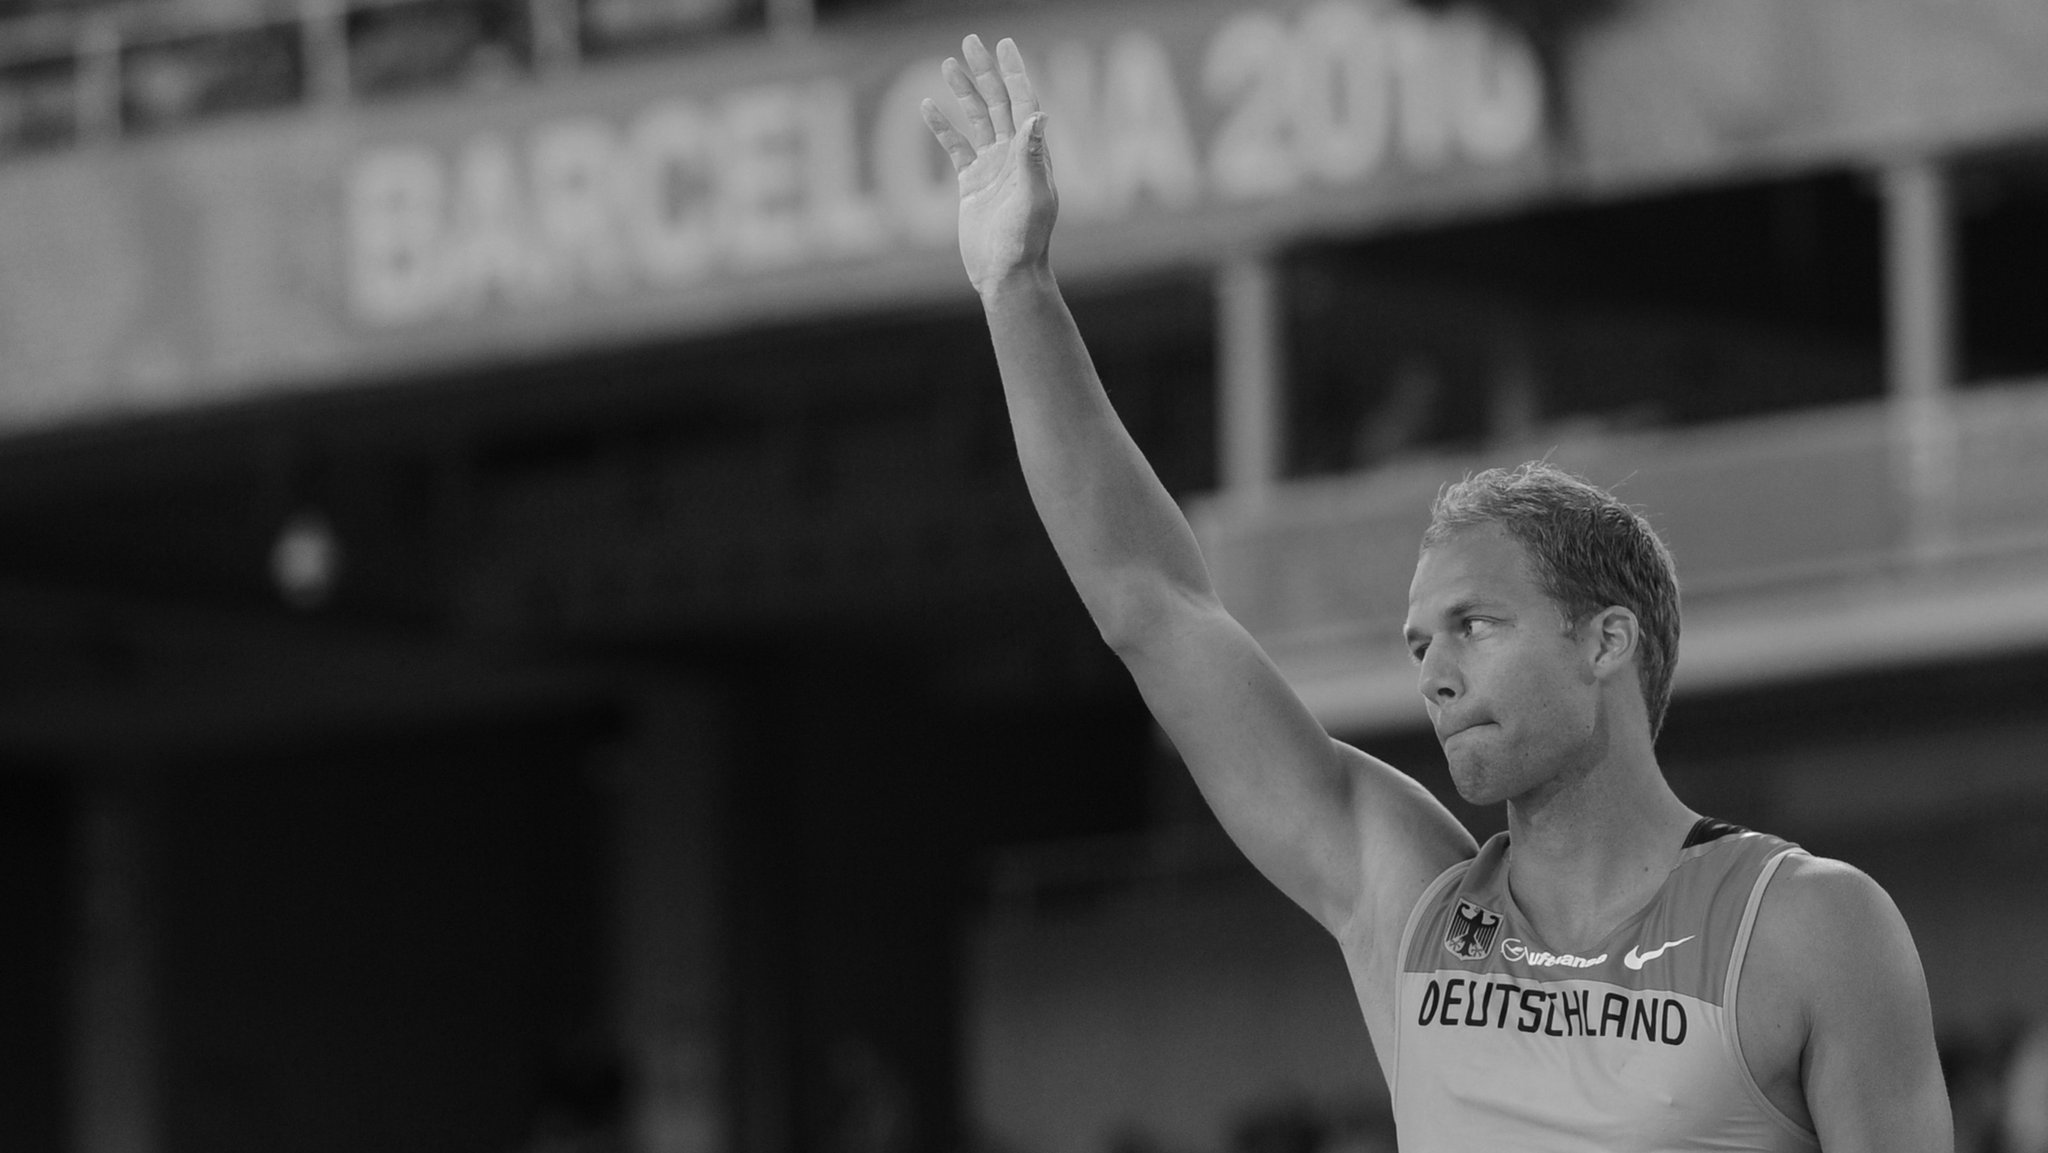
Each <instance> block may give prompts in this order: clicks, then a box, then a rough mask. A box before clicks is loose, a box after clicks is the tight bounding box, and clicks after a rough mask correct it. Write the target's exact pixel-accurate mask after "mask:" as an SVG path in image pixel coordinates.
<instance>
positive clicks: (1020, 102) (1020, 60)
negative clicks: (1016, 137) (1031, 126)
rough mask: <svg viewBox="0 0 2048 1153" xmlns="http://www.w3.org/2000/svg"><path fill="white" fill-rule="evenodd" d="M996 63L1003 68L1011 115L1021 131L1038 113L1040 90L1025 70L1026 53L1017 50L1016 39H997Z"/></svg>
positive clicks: (1004, 85) (1004, 84)
mask: <svg viewBox="0 0 2048 1153" xmlns="http://www.w3.org/2000/svg"><path fill="white" fill-rule="evenodd" d="M996 65H997V66H998V67H999V68H1000V69H1001V70H1002V74H1003V87H1004V88H1005V89H1007V90H1008V91H1009V93H1010V117H1011V119H1012V120H1013V121H1015V122H1016V124H1017V126H1018V131H1020V132H1021V131H1022V130H1023V126H1024V125H1026V124H1028V123H1030V122H1031V118H1032V117H1033V116H1035V115H1037V114H1038V92H1037V90H1036V89H1034V88H1032V87H1031V76H1030V74H1029V73H1027V72H1025V71H1024V54H1023V53H1022V52H1019V51H1017V42H1016V41H1015V40H1012V39H1010V38H1009V37H1007V36H1005V37H1003V38H1002V39H1001V40H998V41H996Z"/></svg>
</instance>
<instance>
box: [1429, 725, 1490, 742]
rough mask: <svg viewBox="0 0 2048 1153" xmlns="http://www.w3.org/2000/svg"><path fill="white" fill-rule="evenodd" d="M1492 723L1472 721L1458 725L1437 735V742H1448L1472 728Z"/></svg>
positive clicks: (1483, 726)
mask: <svg viewBox="0 0 2048 1153" xmlns="http://www.w3.org/2000/svg"><path fill="white" fill-rule="evenodd" d="M1492 723H1493V722H1492V721H1473V722H1472V723H1471V724H1468V725H1460V726H1458V727H1457V728H1455V729H1452V730H1451V731H1450V732H1447V733H1443V734H1441V735H1440V736H1438V737H1437V743H1438V744H1449V743H1450V742H1451V741H1452V740H1453V739H1454V738H1457V737H1461V736H1463V735H1465V734H1466V733H1469V732H1471V731H1472V730H1474V729H1483V728H1485V727H1486V726H1488V725H1490V724H1492Z"/></svg>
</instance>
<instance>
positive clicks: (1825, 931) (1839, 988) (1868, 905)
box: [1743, 852, 1925, 1028]
mask: <svg viewBox="0 0 2048 1153" xmlns="http://www.w3.org/2000/svg"><path fill="white" fill-rule="evenodd" d="M1743 980H1744V984H1745V986H1747V988H1746V990H1745V992H1759V993H1762V994H1763V995H1766V996H1770V997H1771V999H1772V1000H1774V1001H1776V1002H1777V1003H1778V1005H1779V1006H1780V1007H1781V1008H1783V1009H1787V1010H1792V1011H1795V1012H1796V1013H1797V1014H1798V1015H1799V1017H1800V1018H1801V1019H1802V1021H1803V1023H1804V1024H1805V1025H1806V1026H1808V1027H1809V1028H1810V1027H1811V1026H1813V1025H1814V1024H1815V1023H1817V1022H1822V1021H1825V1020H1827V1019H1829V1018H1830V1017H1833V1016H1835V1015H1836V1014H1837V1012H1839V1011H1849V1012H1853V1011H1855V1009H1856V1006H1857V1005H1858V1004H1860V1003H1863V1002H1865V1001H1866V1000H1867V999H1868V998H1869V997H1870V996H1871V995H1872V994H1873V993H1875V992H1877V991H1878V990H1881V989H1883V990H1897V989H1899V988H1900V987H1901V986H1902V985H1912V986H1917V987H1919V988H1920V989H1921V990H1923V992H1922V994H1921V995H1922V996H1924V995H1925V993H1924V989H1925V978H1924V976H1922V974H1921V970H1920V959H1919V954H1918V952H1917V950H1915V948H1914V946H1913V938H1912V933H1911V932H1910V930H1908V929H1907V927H1906V921H1905V918H1904V917H1903V916H1901V915H1900V913H1899V909H1898V906H1897V905H1896V904H1894V903H1893V902H1892V899H1891V896H1890V894H1888V893H1886V892H1885V891H1884V888H1883V887H1882V886H1880V885H1879V884H1878V883H1877V882H1876V881H1875V880H1872V879H1871V877H1870V875H1869V874H1867V873H1865V872H1863V871H1862V870H1861V869H1858V868H1856V867H1855V866H1854V865H1850V864H1847V863H1845V862H1843V861H1837V860H1832V859H1829V858H1826V857H1815V856H1809V855H1807V854H1806V853H1803V852H1801V853H1792V854H1790V855H1788V856H1787V857H1786V858H1785V860H1784V862H1783V863H1782V864H1781V865H1780V866H1779V868H1778V870H1777V873H1776V874H1775V875H1773V876H1772V878H1771V881H1770V884H1769V886H1768V887H1767V888H1766V889H1765V891H1764V894H1763V899H1762V901H1761V903H1760V904H1759V905H1758V907H1757V914H1756V924H1755V928H1754V929H1753V930H1752V935H1751V939H1750V946H1749V957H1748V961H1747V963H1746V965H1745V972H1744V977H1743Z"/></svg>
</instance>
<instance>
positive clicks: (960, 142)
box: [918, 99, 974, 172]
mask: <svg viewBox="0 0 2048 1153" xmlns="http://www.w3.org/2000/svg"><path fill="white" fill-rule="evenodd" d="M918 111H920V112H923V113H924V125H925V127H926V128H929V129H931V130H932V135H933V136H936V137H938V139H939V146H940V147H942V148H944V149H945V150H946V155H948V156H950V157H952V158H953V171H955V172H958V171H960V170H961V169H963V168H966V167H967V166H968V165H970V164H972V163H974V145H972V144H969V143H968V142H967V138H966V137H965V136H962V135H960V130H959V129H958V128H955V127H953V122H952V121H950V120H948V119H946V114H945V113H944V112H941V111H939V105H938V102H937V101H935V100H931V99H927V100H926V101H925V102H924V103H923V104H921V105H919V106H918Z"/></svg>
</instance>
